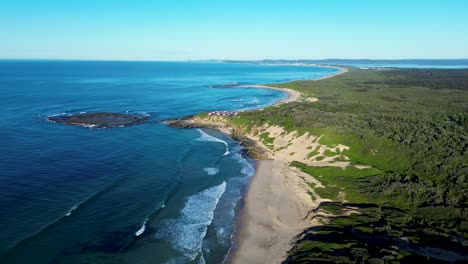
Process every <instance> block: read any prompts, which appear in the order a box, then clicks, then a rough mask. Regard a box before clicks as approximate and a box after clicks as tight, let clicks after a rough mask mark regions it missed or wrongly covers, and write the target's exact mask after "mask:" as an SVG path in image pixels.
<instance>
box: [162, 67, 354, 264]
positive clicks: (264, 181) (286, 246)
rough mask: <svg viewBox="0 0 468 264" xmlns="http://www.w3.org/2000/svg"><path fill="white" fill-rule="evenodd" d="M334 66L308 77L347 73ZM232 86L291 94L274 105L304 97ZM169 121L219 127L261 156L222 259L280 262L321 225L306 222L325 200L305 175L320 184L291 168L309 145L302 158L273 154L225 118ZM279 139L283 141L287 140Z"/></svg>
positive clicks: (301, 140) (305, 140) (303, 140)
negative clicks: (299, 237) (305, 232)
mask: <svg viewBox="0 0 468 264" xmlns="http://www.w3.org/2000/svg"><path fill="white" fill-rule="evenodd" d="M329 67H330V66H329ZM334 68H338V69H340V71H339V72H337V73H334V74H330V75H327V76H324V77H321V78H319V79H309V80H307V81H318V80H323V79H328V78H332V77H335V76H337V75H340V74H343V73H346V72H348V69H346V68H341V67H334ZM230 88H256V89H273V90H279V91H283V92H285V93H287V94H288V97H287V98H282V99H279V100H277V101H276V102H275V104H273V105H281V104H287V103H290V102H295V101H297V100H299V99H300V98H301V96H302V93H301V92H299V91H296V90H293V89H289V88H281V87H277V86H271V85H261V84H259V85H242V86H236V87H230ZM307 99H308V101H309V102H315V101H316V100H317V99H316V98H307ZM258 110H259V109H251V110H247V111H258ZM169 125H170V126H174V127H179V128H183V127H186V128H195V127H209V128H212V129H216V130H218V131H220V132H221V133H224V134H226V135H227V136H229V137H231V138H233V139H234V140H236V141H240V142H241V143H246V142H249V145H250V146H249V147H247V149H248V151H249V152H251V151H252V150H253V153H254V154H256V156H257V158H253V157H252V156H251V158H253V159H256V166H255V174H254V175H253V176H252V178H251V179H250V183H249V184H248V187H247V192H246V193H245V195H244V197H243V206H242V208H241V209H240V211H239V214H238V215H237V217H236V220H235V226H236V227H235V231H234V233H233V234H232V237H231V241H232V246H231V248H230V249H229V251H228V253H227V255H226V256H225V261H223V263H234V264H237V263H239V264H244V263H258V264H261V263H281V262H282V261H283V260H284V259H285V258H286V257H287V253H288V251H289V250H290V249H291V247H292V245H291V242H292V241H293V240H294V238H295V237H296V235H298V234H299V233H300V232H301V231H303V230H304V229H306V228H308V227H311V226H313V225H316V224H318V223H317V222H315V221H314V222H311V221H310V220H307V219H306V216H307V215H308V213H309V211H310V210H311V209H313V208H316V207H317V206H318V205H319V204H320V202H322V201H323V200H322V199H321V198H320V197H318V196H315V199H314V200H312V198H311V194H310V193H311V188H310V186H308V184H307V183H306V182H305V181H304V180H303V178H306V177H307V178H308V179H309V181H312V182H314V183H315V184H318V185H320V183H319V182H317V181H316V180H315V179H313V178H312V179H310V175H308V174H305V173H304V172H302V171H300V170H298V169H297V168H294V167H290V166H289V164H290V162H292V161H293V160H295V159H297V160H302V159H303V157H304V156H307V154H308V153H309V152H310V150H308V149H305V148H304V149H303V150H299V151H297V152H298V153H297V155H298V156H296V154H295V155H294V156H292V155H290V154H286V153H272V151H271V150H270V149H268V148H267V147H266V146H265V145H263V143H262V142H261V140H260V138H259V137H258V136H253V135H249V134H248V133H245V132H244V131H237V130H235V129H233V127H230V126H229V124H228V123H227V122H226V120H225V119H223V117H222V116H210V117H208V118H199V117H197V116H195V117H189V118H181V119H177V120H171V121H169ZM274 130H276V129H274ZM271 132H272V133H275V134H277V136H279V135H283V131H271ZM288 137H290V138H291V140H293V142H294V144H293V146H291V147H292V148H303V146H304V145H305V144H312V142H313V141H314V139H315V138H314V137H312V138H310V137H309V136H308V135H304V136H300V137H296V136H295V135H294V133H291V134H289V135H288ZM293 138H294V139H293ZM278 139H279V138H278ZM279 140H280V141H285V140H284V139H279ZM285 142H287V141H285ZM285 142H283V143H285ZM314 142H315V141H314ZM288 146H289V145H288ZM257 153H260V155H257ZM265 153H266V154H265ZM299 156H300V158H299ZM323 162H325V163H326V162H327V161H323ZM339 166H341V165H339Z"/></svg>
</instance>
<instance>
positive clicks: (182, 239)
mask: <svg viewBox="0 0 468 264" xmlns="http://www.w3.org/2000/svg"><path fill="white" fill-rule="evenodd" d="M225 191H226V182H225V181H223V183H221V184H220V185H218V186H214V187H211V188H208V189H206V190H204V191H201V192H200V193H198V194H195V195H192V196H190V197H189V198H188V199H187V201H186V202H185V206H184V208H183V209H182V210H181V216H180V218H177V219H171V220H167V221H165V222H164V223H163V227H162V228H161V229H159V231H158V233H157V234H156V237H158V238H163V239H166V240H167V241H169V242H170V243H171V244H172V247H173V249H174V250H177V251H179V252H180V253H182V254H183V255H184V256H185V257H187V258H189V259H190V260H192V261H193V260H195V258H196V257H197V256H198V255H199V254H200V253H202V245H203V238H204V237H205V235H206V233H207V231H208V226H209V225H210V224H211V222H212V221H213V217H214V210H215V209H216V206H217V205H218V202H219V199H220V198H221V196H222V195H223V193H224V192H225Z"/></svg>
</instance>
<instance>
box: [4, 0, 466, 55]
mask: <svg viewBox="0 0 468 264" xmlns="http://www.w3.org/2000/svg"><path fill="white" fill-rule="evenodd" d="M0 40H1V41H0V58H3V59H12V58H23V59H104V60H188V59H265V58H269V59H325V58H350V59H357V58H370V59H408V58H416V59H419V58H433V59H438V58H468V1H466V0H424V1H423V0H420V1H418V0H413V1H409V0H405V1H402V0H288V1H286V0H268V1H266V0H265V1H264V0H235V1H234V0H76V1H63V0H60V1H58V0H41V1H39V0H2V1H1V3H0Z"/></svg>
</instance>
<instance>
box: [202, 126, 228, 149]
mask: <svg viewBox="0 0 468 264" xmlns="http://www.w3.org/2000/svg"><path fill="white" fill-rule="evenodd" d="M197 130H198V132H200V134H201V137H199V138H197V139H196V140H198V141H210V142H219V143H222V144H224V145H225V146H226V152H224V156H226V155H229V153H230V152H229V145H228V143H227V142H226V141H224V140H221V139H219V138H216V137H213V136H210V135H208V134H207V133H205V132H204V131H203V130H201V129H197Z"/></svg>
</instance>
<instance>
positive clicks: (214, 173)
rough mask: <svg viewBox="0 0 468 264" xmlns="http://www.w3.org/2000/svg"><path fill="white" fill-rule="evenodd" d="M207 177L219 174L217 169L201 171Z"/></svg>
mask: <svg viewBox="0 0 468 264" xmlns="http://www.w3.org/2000/svg"><path fill="white" fill-rule="evenodd" d="M203 170H204V171H205V172H206V173H207V174H208V175H216V174H218V172H219V169H218V168H204V169H203Z"/></svg>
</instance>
